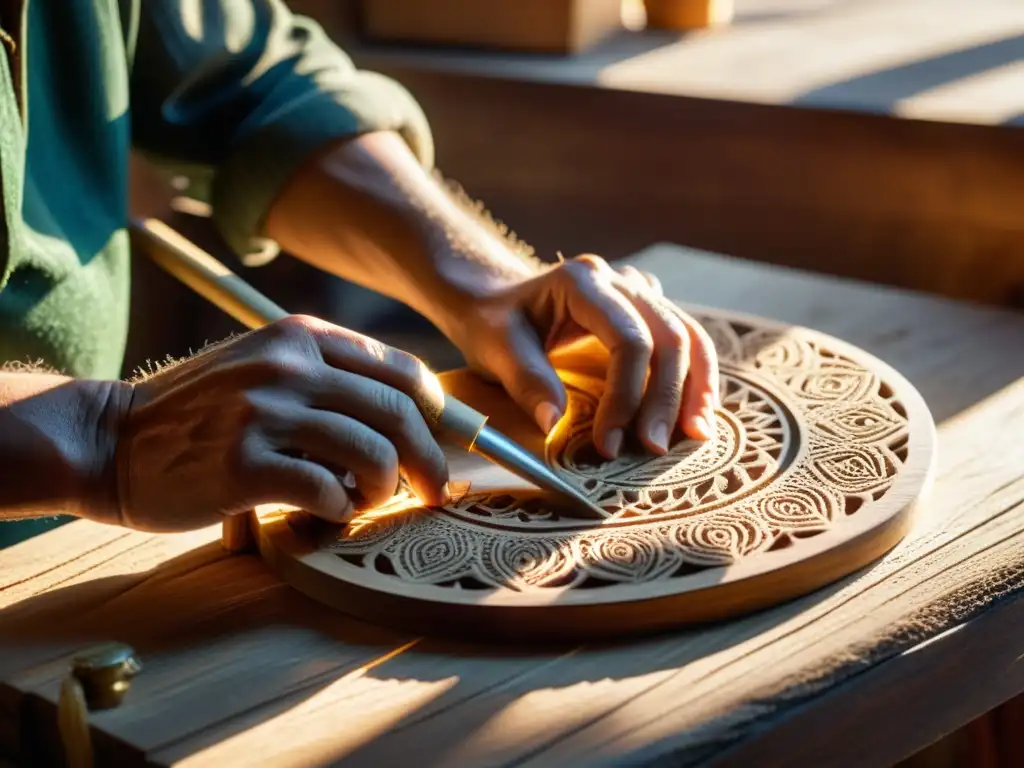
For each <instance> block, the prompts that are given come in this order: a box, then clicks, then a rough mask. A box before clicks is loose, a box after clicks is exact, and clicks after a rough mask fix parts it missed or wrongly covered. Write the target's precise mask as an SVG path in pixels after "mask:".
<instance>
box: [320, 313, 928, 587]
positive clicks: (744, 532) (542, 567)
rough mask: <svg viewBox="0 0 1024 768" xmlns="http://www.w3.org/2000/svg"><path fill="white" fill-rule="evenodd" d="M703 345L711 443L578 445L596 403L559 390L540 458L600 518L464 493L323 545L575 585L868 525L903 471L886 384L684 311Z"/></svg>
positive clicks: (836, 361)
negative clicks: (715, 370) (565, 419)
mask: <svg viewBox="0 0 1024 768" xmlns="http://www.w3.org/2000/svg"><path fill="white" fill-rule="evenodd" d="M698 319H699V320H700V321H701V323H702V324H703V325H704V327H705V329H706V330H707V331H708V333H709V335H710V336H711V338H712V339H713V340H714V343H715V346H716V349H717V350H718V353H719V360H720V368H721V386H720V392H721V395H722V407H721V409H720V410H719V411H718V416H719V418H717V419H716V422H717V434H716V436H715V438H714V439H713V440H710V441H706V442H696V441H691V440H687V439H679V440H678V441H677V442H676V443H675V444H674V445H673V446H672V447H671V449H670V451H669V452H668V454H666V455H665V456H661V457H652V456H650V455H647V454H643V453H642V452H640V451H634V452H630V451H624V453H623V455H622V456H621V457H620V458H619V459H617V460H616V461H613V462H608V461H606V460H604V459H602V458H600V457H599V456H598V455H597V453H596V452H595V451H594V449H593V447H592V445H591V437H590V436H591V430H592V424H593V417H594V412H595V409H596V405H597V399H596V397H595V396H594V395H593V394H592V393H590V392H587V391H583V390H582V389H571V390H570V393H569V395H570V413H571V414H572V418H571V419H570V420H569V421H570V423H571V425H572V426H571V427H569V428H568V429H567V430H566V431H565V432H564V434H561V435H559V436H557V437H556V438H555V439H553V440H552V441H551V443H550V445H549V455H548V457H547V458H548V461H549V462H550V463H551V464H552V465H553V466H554V467H556V468H557V469H558V470H559V471H561V472H562V473H563V475H564V476H565V477H566V478H567V479H568V480H569V481H570V482H572V483H574V484H575V485H576V486H577V487H578V488H579V489H580V490H581V491H583V492H584V493H585V494H587V495H588V496H589V497H590V498H591V499H592V500H593V501H594V503H595V504H596V505H597V506H599V507H601V508H602V509H604V510H605V512H606V514H607V519H606V520H604V521H601V522H600V524H595V522H594V521H592V520H581V519H574V518H572V517H567V516H565V514H564V513H562V514H558V513H556V512H554V511H552V510H550V509H546V508H544V507H543V506H541V505H540V503H539V502H537V501H528V500H522V499H516V498H513V497H511V496H493V495H492V496H484V497H480V496H473V495H472V494H470V495H468V496H467V497H465V498H463V499H461V500H460V501H459V502H458V503H453V504H451V505H450V506H448V507H445V508H442V509H435V510H415V511H412V512H408V513H403V514H401V515H394V516H388V517H384V518H382V519H380V520H378V521H373V522H370V523H367V524H365V525H362V526H360V527H358V528H357V529H354V530H353V531H352V532H350V533H347V534H345V535H344V536H343V537H342V538H340V539H339V540H337V541H336V542H334V543H333V544H332V545H331V547H330V548H331V550H332V551H333V552H334V553H335V554H336V555H337V556H339V557H341V558H342V559H343V560H344V561H345V563H346V564H347V566H348V567H351V568H357V569H369V570H371V571H373V572H375V573H376V574H378V575H383V576H389V577H392V578H395V579H399V580H401V581H403V582H407V583H416V584H427V585H432V586H433V587H436V588H444V589H466V590H491V591H493V590H515V591H527V590H536V589H566V588H587V589H591V588H593V589H601V588H604V587H607V586H609V585H616V584H640V583H647V582H651V581H660V580H670V579H678V578H685V577H686V576H688V575H691V574H693V573H694V572H695V571H699V570H701V569H704V568H712V567H719V566H723V565H729V564H732V563H736V562H738V561H741V560H743V559H744V558H748V557H751V556H755V555H758V554H759V553H764V552H769V551H773V550H777V549H783V548H788V547H797V548H799V547H800V546H802V544H803V542H804V541H805V540H806V539H808V538H811V537H813V536H816V535H818V534H821V533H824V532H826V531H830V530H833V529H835V528H837V527H840V526H842V525H843V524H844V521H847V520H848V519H850V518H851V517H852V516H854V515H870V514H871V510H872V505H873V504H875V503H877V502H878V501H879V500H880V499H881V498H882V497H883V496H884V495H885V494H886V492H887V490H888V489H889V488H890V487H891V485H892V483H893V481H894V480H895V478H896V476H897V474H898V473H899V471H900V468H901V467H902V466H903V464H904V463H905V462H906V461H907V458H908V456H907V451H908V448H907V445H908V420H907V415H906V411H905V409H904V408H903V406H902V405H901V404H900V403H899V401H898V400H897V399H896V398H895V396H894V394H893V391H892V389H891V387H890V386H889V385H887V384H886V383H885V382H884V381H882V380H881V378H880V377H879V375H878V374H877V373H875V372H874V371H871V370H868V369H867V368H865V367H864V366H863V365H861V364H859V363H857V362H856V361H855V360H852V359H849V358H847V357H845V356H843V355H840V354H837V353H835V352H834V351H832V350H830V349H827V348H824V347H823V346H822V344H823V343H824V342H822V341H820V337H817V336H815V335H812V334H807V333H803V332H801V331H800V330H798V329H797V330H792V331H778V330H774V329H765V328H761V327H748V326H745V325H743V324H742V323H739V322H736V321H732V320H726V319H723V318H719V317H699V318H698Z"/></svg>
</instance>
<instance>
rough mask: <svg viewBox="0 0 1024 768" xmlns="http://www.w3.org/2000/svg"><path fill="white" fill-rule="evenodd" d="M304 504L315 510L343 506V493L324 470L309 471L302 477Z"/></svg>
mask: <svg viewBox="0 0 1024 768" xmlns="http://www.w3.org/2000/svg"><path fill="white" fill-rule="evenodd" d="M302 482H303V486H304V494H303V495H304V496H305V497H306V505H308V506H310V507H312V508H314V509H316V510H318V511H319V510H333V509H336V508H339V507H340V506H344V503H345V499H344V494H343V492H342V491H341V489H340V488H339V485H340V484H339V483H338V482H337V481H335V480H334V479H333V478H330V477H329V476H328V474H327V473H326V472H309V473H306V474H305V475H304V477H303V479H302Z"/></svg>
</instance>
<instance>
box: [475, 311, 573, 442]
mask: <svg viewBox="0 0 1024 768" xmlns="http://www.w3.org/2000/svg"><path fill="white" fill-rule="evenodd" d="M490 357H491V361H492V365H491V370H492V372H493V374H494V375H495V377H497V379H498V380H499V381H500V382H501V383H502V385H503V386H504V387H505V391H506V392H508V394H509V396H510V397H511V398H512V399H513V400H514V401H515V403H516V405H518V406H519V407H520V408H522V409H523V410H524V411H525V412H526V413H528V414H530V416H531V417H532V418H533V420H534V421H535V422H536V423H537V426H538V427H540V429H541V431H542V432H544V434H547V433H549V432H550V431H551V429H552V428H553V427H554V426H555V424H556V423H557V422H558V420H559V419H560V418H562V415H563V414H564V413H565V407H566V395H565V387H564V386H563V385H562V381H561V379H559V378H558V374H557V373H556V372H555V369H554V367H553V366H552V365H551V362H550V361H549V360H548V356H547V354H546V353H545V352H544V347H543V345H542V344H541V342H540V339H538V338H537V334H536V333H535V332H534V330H533V329H532V328H531V327H529V326H528V325H526V323H525V321H524V322H523V323H522V324H518V325H516V326H514V327H512V328H510V329H509V330H508V334H507V336H506V339H505V344H503V345H498V346H497V348H496V349H494V350H493V351H492V355H491V356H490Z"/></svg>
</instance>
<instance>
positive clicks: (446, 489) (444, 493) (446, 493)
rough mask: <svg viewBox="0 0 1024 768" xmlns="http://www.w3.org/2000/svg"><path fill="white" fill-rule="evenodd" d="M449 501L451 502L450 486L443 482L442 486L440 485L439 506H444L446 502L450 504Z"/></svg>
mask: <svg viewBox="0 0 1024 768" xmlns="http://www.w3.org/2000/svg"><path fill="white" fill-rule="evenodd" d="M451 503H452V487H451V485H449V484H448V483H445V484H444V485H443V486H441V504H440V506H442V507H443V506H445V505H447V504H451Z"/></svg>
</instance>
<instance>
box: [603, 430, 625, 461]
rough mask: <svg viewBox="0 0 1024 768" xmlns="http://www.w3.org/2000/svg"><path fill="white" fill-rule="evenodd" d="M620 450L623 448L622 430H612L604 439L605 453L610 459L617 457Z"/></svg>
mask: <svg viewBox="0 0 1024 768" xmlns="http://www.w3.org/2000/svg"><path fill="white" fill-rule="evenodd" d="M620 450H622V430H621V429H613V430H610V431H609V432H608V436H607V437H606V438H605V439H604V453H605V455H606V456H607V457H608V458H610V459H617V458H618V457H619V451H620Z"/></svg>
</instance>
